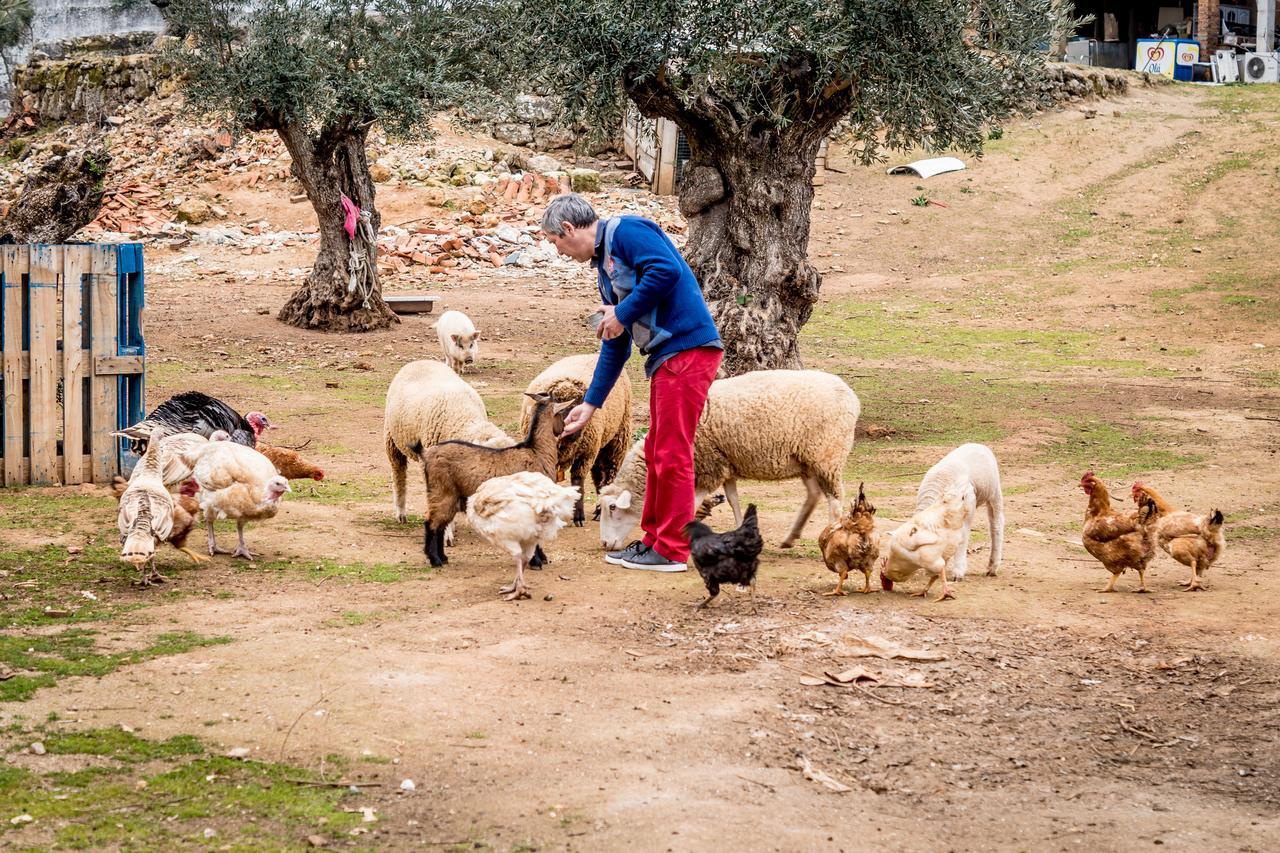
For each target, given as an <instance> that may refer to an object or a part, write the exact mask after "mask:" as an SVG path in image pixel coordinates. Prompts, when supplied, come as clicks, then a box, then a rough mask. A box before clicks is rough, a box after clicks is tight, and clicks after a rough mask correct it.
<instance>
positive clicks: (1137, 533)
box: [1080, 471, 1156, 592]
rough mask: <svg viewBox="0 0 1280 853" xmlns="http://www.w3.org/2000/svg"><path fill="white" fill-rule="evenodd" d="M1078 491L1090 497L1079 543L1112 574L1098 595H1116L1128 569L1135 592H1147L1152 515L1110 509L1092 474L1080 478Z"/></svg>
mask: <svg viewBox="0 0 1280 853" xmlns="http://www.w3.org/2000/svg"><path fill="white" fill-rule="evenodd" d="M1080 488H1081V489H1082V490H1083V491H1084V493H1085V494H1086V495H1088V496H1089V506H1088V508H1086V509H1085V513H1084V530H1083V531H1082V532H1081V536H1080V540H1081V542H1082V543H1083V544H1084V549H1085V550H1086V551H1088V552H1089V553H1090V554H1091V555H1092V556H1093V557H1094V558H1095V559H1096V560H1097V561H1098V562H1100V563H1102V565H1103V566H1104V567H1105V568H1106V570H1107V571H1109V572H1111V582H1110V583H1108V584H1107V586H1106V589H1100V590H1098V592H1115V591H1116V581H1117V580H1119V578H1120V576H1121V575H1122V574H1124V573H1125V571H1126V570H1128V569H1133V570H1134V571H1136V572H1137V573H1138V588H1137V589H1135V590H1134V592H1148V591H1149V590H1148V589H1147V566H1148V565H1149V564H1150V563H1151V560H1152V558H1153V557H1155V555H1156V545H1155V535H1154V532H1153V530H1152V524H1151V515H1152V513H1151V511H1150V509H1149V508H1148V507H1146V506H1144V507H1142V508H1140V509H1138V510H1137V511H1135V512H1130V513H1124V514H1121V513H1118V512H1116V511H1115V510H1113V509H1112V508H1111V496H1110V495H1109V494H1108V493H1107V487H1106V486H1104V485H1103V484H1102V481H1101V480H1099V479H1098V478H1097V477H1096V476H1094V473H1093V472H1092V471H1086V472H1085V475H1084V476H1083V477H1081V478H1080Z"/></svg>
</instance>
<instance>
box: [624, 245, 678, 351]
mask: <svg viewBox="0 0 1280 853" xmlns="http://www.w3.org/2000/svg"><path fill="white" fill-rule="evenodd" d="M624 228H625V229H626V233H625V234H623V233H621V232H622V231H623V229H624ZM618 232H619V233H618V237H622V239H618V238H617V237H615V238H614V242H613V251H614V253H615V254H617V255H619V256H620V257H621V258H622V259H623V260H624V261H625V262H626V263H627V265H628V266H630V267H631V268H632V269H634V270H635V271H636V285H635V287H634V288H633V289H632V291H631V293H630V294H629V295H628V296H627V298H626V299H624V300H622V301H621V302H619V303H618V307H617V309H616V310H615V312H614V316H615V317H617V318H618V322H619V323H621V324H622V326H623V328H626V329H629V328H631V324H632V323H634V322H635V321H636V320H638V319H640V318H641V317H643V316H645V315H646V314H648V313H649V312H650V311H652V310H653V309H654V308H656V307H657V306H658V304H659V303H660V302H662V301H663V300H664V299H665V298H667V297H668V296H669V295H670V294H671V292H672V290H673V289H674V288H675V286H676V283H677V282H679V281H680V274H681V268H680V265H679V262H678V261H677V260H676V259H675V258H673V257H672V252H674V251H675V249H674V248H673V247H672V245H671V242H670V241H669V240H667V238H666V237H665V236H663V235H662V234H660V233H658V232H656V231H652V230H650V229H649V228H647V227H645V226H643V225H639V224H634V223H631V222H626V221H625V220H624V221H623V223H622V224H621V225H619V226H618Z"/></svg>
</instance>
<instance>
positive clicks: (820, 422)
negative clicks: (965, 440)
mask: <svg viewBox="0 0 1280 853" xmlns="http://www.w3.org/2000/svg"><path fill="white" fill-rule="evenodd" d="M860 411H861V406H860V405H859V403H858V396H857V395H856V394H854V393H853V389H852V388H850V387H849V386H848V385H847V384H845V382H844V380H843V379H841V378H840V377H838V376H833V375H831V374H830V373H823V372H822V371H819V370H760V371H755V372H752V373H744V374H742V375H740V376H735V377H732V378H729V379H718V380H716V381H715V382H713V383H711V390H710V392H709V393H708V394H707V405H706V408H705V409H703V412H702V420H701V421H699V422H698V432H697V437H696V439H695V441H694V445H693V457H694V458H693V468H694V477H695V484H694V489H695V491H696V497H695V502H694V506H698V505H699V504H701V503H702V501H703V499H704V498H705V497H706V496H707V495H709V494H711V493H712V492H714V491H715V490H716V489H718V488H720V487H721V486H724V493H725V497H727V498H728V500H729V504H730V506H732V507H733V515H734V521H735V524H737V525H741V524H742V511H741V510H740V509H739V506H738V487H737V481H738V480H739V479H749V480H789V479H792V478H794V477H798V478H800V479H801V480H802V481H804V484H805V489H806V495H805V500H804V503H803V504H802V505H801V507H800V510H799V511H798V512H797V513H796V518H795V521H794V523H793V524H792V525H791V530H790V531H789V532H788V533H787V537H786V539H784V540H783V541H782V547H784V548H789V547H791V545H792V544H794V542H795V540H796V538H797V537H798V536H799V535H800V531H801V530H802V529H803V528H804V525H805V522H807V521H808V520H809V516H810V514H812V512H813V508H814V507H815V506H817V504H818V499H819V498H820V497H822V496H824V495H825V496H826V498H827V505H828V509H829V511H830V515H831V520H832V521H834V520H835V519H836V518H838V517H839V514H840V505H841V504H842V503H843V502H844V484H843V483H842V481H841V474H842V473H843V471H844V466H845V462H846V461H847V460H848V458H849V451H850V450H851V449H852V448H853V436H854V431H855V430H856V429H857V425H858V415H859V413H860ZM644 483H645V471H644V449H643V447H642V446H641V443H640V442H637V443H636V445H635V446H634V447H632V448H631V450H630V451H629V452H628V454H627V456H626V457H625V458H624V459H623V461H622V467H621V469H619V471H618V476H617V477H616V478H615V479H614V481H613V482H612V483H611V484H609V485H608V486H605V487H604V488H603V489H601V490H600V503H601V506H602V507H603V510H602V512H601V514H600V540H601V542H602V543H603V544H604V547H605V548H607V549H616V548H621V547H622V546H623V540H624V539H625V538H626V535H627V533H628V532H630V530H631V528H632V527H634V526H635V525H636V523H637V522H638V521H639V520H640V515H641V510H642V508H643V507H644V491H645V486H644Z"/></svg>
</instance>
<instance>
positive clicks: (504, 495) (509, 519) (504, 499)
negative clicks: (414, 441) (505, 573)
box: [467, 471, 579, 601]
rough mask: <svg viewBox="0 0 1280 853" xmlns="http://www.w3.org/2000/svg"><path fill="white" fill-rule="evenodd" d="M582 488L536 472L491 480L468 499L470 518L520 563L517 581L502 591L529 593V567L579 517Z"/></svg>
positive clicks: (514, 595)
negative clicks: (576, 512) (526, 576)
mask: <svg viewBox="0 0 1280 853" xmlns="http://www.w3.org/2000/svg"><path fill="white" fill-rule="evenodd" d="M578 495H579V492H578V487H577V486H561V485H559V484H557V483H555V482H553V481H552V480H551V478H550V477H547V476H546V475H544V474H541V473H538V472H536V471H520V472H518V473H515V474H508V475H506V476H503V477H493V478H491V479H489V480H485V481H484V482H483V483H481V484H480V486H479V488H477V489H476V491H475V493H474V494H473V495H471V497H470V499H468V501H467V520H468V521H470V522H471V526H472V527H474V528H475V529H476V532H477V533H479V534H480V535H481V536H483V537H484V538H485V539H486V540H488V541H489V542H490V543H492V544H494V545H497V546H498V547H499V548H504V549H506V551H507V552H508V553H510V554H511V556H512V557H513V558H514V559H515V562H516V577H515V581H514V582H512V584H511V585H510V586H505V587H503V588H502V589H500V590H499V592H500V593H502V594H503V598H504V599H506V600H507V601H515V600H516V599H520V598H528V597H529V588H528V587H527V586H525V583H524V570H525V569H526V568H529V563H530V561H531V560H532V559H533V554H534V551H535V550H536V549H537V547H538V545H539V544H541V543H543V542H549V541H550V540H552V539H554V538H555V537H556V534H557V533H559V532H560V528H562V527H564V526H565V525H566V524H568V523H569V522H570V521H571V520H572V519H573V511H574V507H575V506H576V505H577V502H578Z"/></svg>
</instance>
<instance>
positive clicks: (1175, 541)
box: [1133, 482, 1227, 592]
mask: <svg viewBox="0 0 1280 853" xmlns="http://www.w3.org/2000/svg"><path fill="white" fill-rule="evenodd" d="M1133 502H1134V503H1135V504H1137V505H1138V507H1139V510H1141V509H1142V508H1143V507H1146V508H1147V511H1148V512H1149V513H1150V514H1151V517H1152V521H1153V524H1154V528H1155V537H1156V543H1157V544H1158V545H1159V546H1160V549H1161V550H1162V551H1164V552H1165V553H1166V554H1168V555H1169V556H1170V557H1173V558H1174V559H1175V560H1177V561H1178V562H1179V563H1182V565H1184V566H1186V567H1187V568H1189V569H1191V578H1190V579H1189V580H1188V581H1187V582H1186V583H1183V584H1181V585H1182V586H1184V587H1186V591H1187V592H1193V591H1195V590H1203V589H1205V586H1204V584H1203V583H1201V581H1202V580H1203V579H1204V576H1205V575H1206V574H1207V573H1208V571H1209V567H1210V566H1212V565H1213V564H1214V563H1215V562H1217V560H1218V558H1219V557H1221V556H1222V552H1223V551H1224V550H1226V547H1227V540H1226V538H1225V537H1224V536H1223V535H1222V521H1223V518H1222V513H1221V512H1220V511H1218V510H1216V509H1215V510H1213V511H1212V512H1210V513H1207V514H1206V515H1195V514H1194V513H1190V512H1186V511H1177V510H1174V509H1173V507H1171V506H1170V505H1169V504H1168V503H1167V502H1166V501H1165V499H1164V498H1162V497H1160V495H1159V493H1158V492H1156V490H1155V489H1153V488H1151V487H1150V486H1147V485H1144V484H1143V483H1141V482H1138V483H1134V484H1133Z"/></svg>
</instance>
